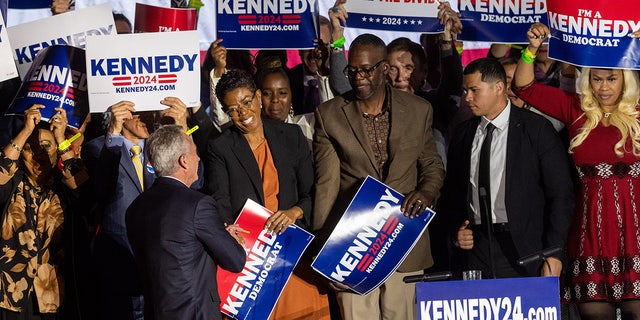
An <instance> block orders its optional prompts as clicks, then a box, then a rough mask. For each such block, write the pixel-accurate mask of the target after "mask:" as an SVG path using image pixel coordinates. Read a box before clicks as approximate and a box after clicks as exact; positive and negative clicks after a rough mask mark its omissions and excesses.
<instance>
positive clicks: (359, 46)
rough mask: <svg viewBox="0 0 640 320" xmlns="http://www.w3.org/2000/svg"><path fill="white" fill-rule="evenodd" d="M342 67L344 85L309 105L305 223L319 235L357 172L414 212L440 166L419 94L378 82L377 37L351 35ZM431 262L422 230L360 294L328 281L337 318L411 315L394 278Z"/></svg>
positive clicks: (432, 188)
mask: <svg viewBox="0 0 640 320" xmlns="http://www.w3.org/2000/svg"><path fill="white" fill-rule="evenodd" d="M348 60H349V61H348V65H347V67H346V68H345V69H344V71H345V74H346V75H347V77H348V78H349V82H350V84H351V87H352V88H353V89H352V90H351V91H349V92H347V93H345V94H343V95H341V96H338V97H336V98H334V99H332V100H329V101H327V102H325V103H323V104H321V105H320V106H319V107H318V109H317V110H316V113H315V114H316V123H315V135H314V141H313V151H314V158H315V161H316V181H317V184H316V195H315V204H314V218H313V228H314V230H315V231H316V234H317V236H318V240H319V241H320V243H322V242H323V241H324V240H326V239H327V237H328V235H329V234H330V233H331V231H332V230H333V228H334V227H335V225H336V223H337V222H338V220H339V219H340V217H341V215H342V213H343V212H344V210H345V209H346V208H347V206H348V205H349V203H350V201H351V199H352V197H353V195H354V194H355V192H356V190H357V189H358V187H359V186H360V184H361V183H362V181H363V179H364V178H365V177H366V176H367V175H370V176H372V177H374V178H376V179H378V180H379V181H382V182H383V183H385V184H387V185H388V186H389V187H391V188H393V189H395V190H397V191H398V192H400V193H402V194H404V195H405V198H404V200H403V202H402V206H401V208H402V210H403V211H404V213H405V215H407V216H411V217H415V216H417V215H418V214H420V213H422V212H423V211H424V210H425V209H426V208H427V207H430V206H431V205H432V204H433V202H434V201H435V199H436V198H437V197H438V192H439V189H440V186H441V184H442V180H443V176H444V170H443V165H442V160H441V159H440V157H439V156H438V154H437V152H436V147H435V142H434V138H433V134H432V130H431V122H432V109H431V105H430V104H429V103H428V102H426V101H425V100H423V99H421V98H419V97H417V96H415V95H412V94H409V93H406V92H402V91H399V90H396V89H393V88H392V87H391V86H390V85H388V84H387V83H386V77H387V74H388V72H389V64H388V62H387V54H386V46H385V43H384V42H383V41H382V40H381V39H380V38H378V37H376V36H375V35H372V34H363V35H360V36H359V37H357V38H356V39H354V41H353V42H352V44H351V47H350V48H349V57H348ZM432 264H433V259H432V258H431V254H430V249H429V237H428V234H427V233H426V232H425V234H424V235H423V237H422V238H421V239H419V241H418V242H417V243H416V245H415V246H414V248H413V250H412V251H411V252H410V253H409V255H408V256H407V257H406V259H405V260H404V262H403V263H402V264H401V265H400V267H399V268H398V270H397V272H395V273H394V274H393V275H392V276H391V277H389V278H388V279H387V280H386V281H385V283H384V284H382V286H380V287H379V288H378V289H376V290H375V291H373V292H371V293H370V294H368V295H366V296H361V295H358V294H355V293H353V292H351V291H347V290H345V289H347V288H346V287H344V286H342V285H340V284H337V283H332V284H330V285H331V286H333V287H334V288H335V289H336V291H337V298H338V300H339V302H340V307H341V308H342V314H343V316H344V318H345V320H352V319H379V318H384V319H402V320H405V319H415V318H416V308H415V288H414V287H412V286H413V285H410V284H404V283H403V281H402V278H403V277H404V276H407V275H416V274H420V273H422V270H424V269H426V268H428V267H430V266H431V265H432Z"/></svg>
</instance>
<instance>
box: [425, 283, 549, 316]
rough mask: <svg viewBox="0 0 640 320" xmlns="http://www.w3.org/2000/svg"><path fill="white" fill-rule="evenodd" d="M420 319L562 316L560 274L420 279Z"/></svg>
mask: <svg viewBox="0 0 640 320" xmlns="http://www.w3.org/2000/svg"><path fill="white" fill-rule="evenodd" d="M416 297H417V308H418V319H433V320H436V319H438V320H457V319H513V320H536V319H549V320H551V319H560V289H559V285H558V277H531V278H508V279H491V280H468V281H441V282H419V283H416Z"/></svg>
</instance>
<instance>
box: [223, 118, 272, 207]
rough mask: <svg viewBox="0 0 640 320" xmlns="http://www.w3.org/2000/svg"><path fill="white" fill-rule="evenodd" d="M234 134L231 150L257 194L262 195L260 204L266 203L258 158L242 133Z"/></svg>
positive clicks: (235, 132)
mask: <svg viewBox="0 0 640 320" xmlns="http://www.w3.org/2000/svg"><path fill="white" fill-rule="evenodd" d="M232 133H233V135H232V138H233V147H232V148H231V152H233V154H234V155H235V156H236V159H238V162H239V163H240V165H241V166H242V167H243V168H244V170H245V171H246V172H247V174H248V175H249V180H251V184H253V188H254V189H255V190H256V191H257V194H259V195H260V203H264V192H263V190H262V176H261V175H260V170H259V169H258V163H257V162H256V158H255V156H254V155H253V152H252V151H251V148H250V147H249V143H248V142H247V140H246V139H245V138H244V137H243V136H242V133H240V132H238V131H236V130H234V131H232Z"/></svg>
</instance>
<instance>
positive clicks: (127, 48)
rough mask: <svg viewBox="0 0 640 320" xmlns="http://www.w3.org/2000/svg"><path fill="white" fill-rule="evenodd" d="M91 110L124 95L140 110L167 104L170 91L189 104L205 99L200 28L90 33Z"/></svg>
mask: <svg viewBox="0 0 640 320" xmlns="http://www.w3.org/2000/svg"><path fill="white" fill-rule="evenodd" d="M87 77H88V84H89V103H90V104H89V106H90V108H91V112H104V111H106V110H107V109H108V108H109V106H111V105H113V104H115V103H117V102H118V101H122V100H128V101H131V102H133V103H135V108H136V111H152V110H163V109H166V108H167V106H165V105H163V104H161V103H160V100H162V99H163V98H165V97H170V96H171V97H178V98H180V99H181V100H182V101H183V102H184V104H185V105H187V107H195V106H197V105H198V104H199V103H200V47H199V43H198V32H197V31H180V32H155V33H133V34H120V35H118V36H116V37H88V38H87Z"/></svg>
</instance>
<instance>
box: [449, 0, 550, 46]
mask: <svg viewBox="0 0 640 320" xmlns="http://www.w3.org/2000/svg"><path fill="white" fill-rule="evenodd" d="M458 8H459V10H460V14H461V15H462V17H461V18H460V20H461V22H462V34H461V35H460V36H459V37H458V38H459V39H460V40H466V41H488V42H496V43H528V42H529V40H528V39H527V30H528V29H529V27H531V25H532V24H534V23H536V22H540V23H543V24H545V25H546V24H547V4H546V0H530V1H493V0H460V2H459V7H458Z"/></svg>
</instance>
